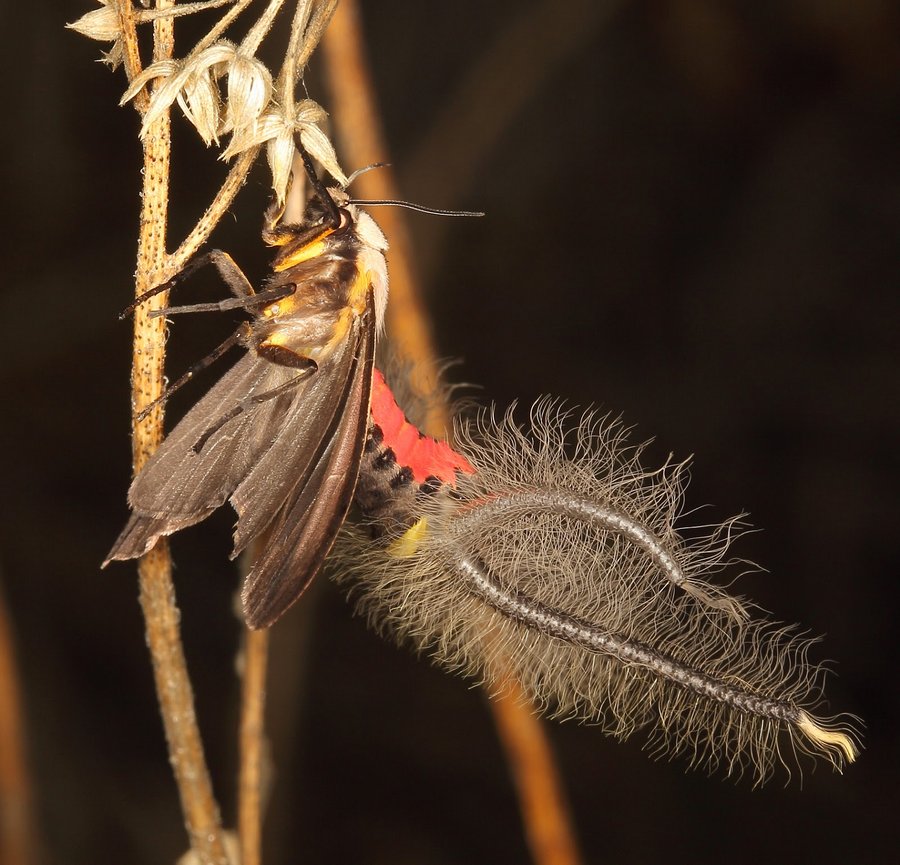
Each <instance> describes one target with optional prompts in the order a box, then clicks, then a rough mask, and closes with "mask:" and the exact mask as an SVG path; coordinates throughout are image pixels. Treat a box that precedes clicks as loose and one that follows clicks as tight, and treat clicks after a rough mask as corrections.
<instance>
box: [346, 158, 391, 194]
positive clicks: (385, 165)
mask: <svg viewBox="0 0 900 865" xmlns="http://www.w3.org/2000/svg"><path fill="white" fill-rule="evenodd" d="M390 167H391V163H390V162H373V163H372V164H371V165H365V166H363V167H362V168H357V169H356V171H354V172H353V174H351V175H350V177H349V178H347V186H346V187H345V188H349V187H350V184H351V183H353V181H354V180H356V178H357V177H359V176H360V175H361V174H365V173H366V172H367V171H371V170H372V169H373V168H390Z"/></svg>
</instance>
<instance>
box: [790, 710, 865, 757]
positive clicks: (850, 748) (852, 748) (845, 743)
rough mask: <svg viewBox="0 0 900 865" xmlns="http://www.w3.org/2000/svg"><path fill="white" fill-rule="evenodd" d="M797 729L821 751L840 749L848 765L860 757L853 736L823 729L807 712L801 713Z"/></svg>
mask: <svg viewBox="0 0 900 865" xmlns="http://www.w3.org/2000/svg"><path fill="white" fill-rule="evenodd" d="M797 729H798V730H799V731H800V732H801V733H803V735H804V736H806V738H807V739H809V740H810V741H811V742H812V743H813V744H814V745H816V746H817V747H818V748H819V749H820V750H823V751H833V750H834V749H838V750H839V751H840V752H841V753H842V754H843V756H844V760H845V761H846V762H847V763H852V762H853V761H854V760H856V758H857V757H858V756H859V745H858V744H857V743H856V742H855V741H854V740H853V737H852V736H850V735H848V734H847V733H843V732H841V731H840V730H829V729H828V728H827V727H822V726H821V725H820V724H817V723H816V721H815V720H814V719H813V718H811V717H810V716H809V715H807V714H806V712H801V713H800V720H799V721H797Z"/></svg>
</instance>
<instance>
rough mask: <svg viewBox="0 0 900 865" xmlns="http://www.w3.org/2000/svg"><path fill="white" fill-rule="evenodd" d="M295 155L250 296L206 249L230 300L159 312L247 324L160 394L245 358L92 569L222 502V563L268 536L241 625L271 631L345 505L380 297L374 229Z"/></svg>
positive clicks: (314, 567)
mask: <svg viewBox="0 0 900 865" xmlns="http://www.w3.org/2000/svg"><path fill="white" fill-rule="evenodd" d="M301 155H302V156H303V159H304V164H305V167H306V170H307V174H308V175H309V179H310V182H311V184H312V189H313V192H314V195H313V197H312V198H311V200H310V203H309V204H308V205H307V210H306V213H305V215H304V217H303V220H302V222H301V223H300V224H299V225H291V224H284V223H283V222H282V215H283V207H279V206H278V204H277V202H273V204H272V205H271V206H270V207H269V209H268V210H267V212H266V216H265V220H264V227H263V232H262V239H263V241H264V242H265V243H266V244H267V245H269V246H272V247H275V248H276V250H277V252H276V254H275V256H274V259H273V261H272V274H271V276H270V277H269V278H268V280H267V282H266V283H265V285H264V286H263V288H262V290H261V291H259V292H258V293H257V292H255V291H254V289H253V287H252V286H251V284H250V282H249V280H248V279H247V277H246V276H245V275H244V274H243V272H242V271H241V270H240V269H239V268H238V266H237V265H236V264H235V263H234V261H233V260H232V259H231V258H230V257H229V256H228V255H227V254H226V253H223V252H221V251H218V250H214V251H212V252H211V253H208V254H207V256H205V257H204V258H205V260H209V261H211V262H212V263H213V264H214V265H215V266H216V268H217V269H218V271H219V273H220V274H221V275H222V277H223V279H224V281H225V282H226V284H227V285H228V286H229V288H230V289H231V292H232V293H233V294H234V298H233V299H229V300H226V301H223V302H221V303H218V304H194V305H191V306H181V307H170V308H168V309H163V310H160V311H158V313H157V314H165V315H172V314H176V313H183V312H197V311H210V310H219V309H231V308H243V309H245V310H247V312H248V313H250V314H251V316H252V318H251V320H250V321H248V322H244V323H243V324H242V325H241V326H240V327H239V328H238V329H237V331H236V332H235V333H234V334H232V336H231V337H229V339H228V340H226V341H225V342H224V343H223V344H222V345H221V346H219V347H218V348H217V349H216V350H215V351H213V352H212V353H211V354H210V355H209V356H208V357H207V358H205V359H204V360H203V361H201V362H200V363H198V364H195V366H194V367H192V368H191V369H190V370H188V372H187V373H185V375H184V376H182V377H181V379H179V380H178V381H176V382H175V384H174V385H172V386H171V387H169V388H168V389H167V391H166V393H165V394H164V395H163V397H162V398H165V397H167V396H168V395H169V394H170V393H171V392H172V391H173V390H175V389H177V388H178V387H179V386H181V384H183V383H184V382H185V381H187V380H189V379H190V378H191V377H192V376H193V374H194V373H195V372H196V371H197V370H198V369H201V368H203V367H204V366H208V365H209V363H211V362H212V361H213V360H215V359H216V358H218V357H219V356H221V355H222V354H224V353H225V351H227V350H228V349H230V348H232V347H234V346H241V347H243V348H244V349H246V354H245V355H244V356H243V357H242V358H241V359H240V360H239V361H238V362H237V363H236V364H235V365H234V366H233V367H232V368H231V369H230V370H229V371H228V372H227V373H225V374H224V375H223V376H222V378H221V379H220V380H219V381H218V383H217V384H215V385H214V386H213V387H212V388H211V389H210V390H209V392H208V393H206V395H205V396H203V397H202V398H201V399H200V400H199V401H198V402H197V403H196V405H194V406H193V408H192V409H191V410H190V411H189V412H188V413H187V415H185V417H184V418H183V419H182V420H181V422H180V423H178V425H177V426H176V427H175V428H174V429H173V430H172V432H171V433H169V435H168V436H167V438H166V439H165V441H164V442H163V443H162V445H161V447H160V448H159V450H158V451H157V452H156V453H155V454H154V455H153V456H152V457H151V458H150V460H148V462H147V463H146V465H145V466H144V468H143V469H142V471H141V472H140V473H139V474H138V476H137V477H136V478H135V479H134V481H133V483H132V484H131V488H130V489H129V491H128V503H129V505H130V507H131V510H132V514H131V518H130V519H129V521H128V523H127V525H126V526H125V528H124V529H123V531H122V533H121V534H120V535H119V537H118V539H117V540H116V542H115V544H113V547H112V549H111V550H110V552H109V555H108V556H107V558H106V561H105V562H104V563H103V564H104V567H105V566H106V565H107V564H108V563H109V562H110V561H113V560H126V559H133V558H137V557H139V556H141V555H143V554H144V553H146V552H147V551H149V550H150V549H151V548H152V547H153V546H154V545H155V544H156V542H157V541H158V539H159V538H161V537H163V536H166V535H171V534H172V533H174V532H177V531H179V530H181V529H183V528H186V527H187V526H191V525H194V524H195V523H198V522H200V521H202V520H204V519H205V518H206V517H208V516H209V515H210V514H211V513H212V512H213V511H214V510H216V509H217V508H219V507H220V506H221V505H223V504H224V503H225V502H226V501H227V502H229V503H230V504H231V505H232V506H233V508H234V509H235V511H236V512H237V516H238V520H237V526H236V528H235V532H234V549H233V552H232V558H234V557H236V556H237V555H238V554H240V553H241V551H243V550H244V549H246V548H247V546H248V545H249V544H250V543H252V542H253V541H254V540H255V539H257V538H262V537H263V536H265V538H266V542H265V544H263V545H262V551H261V552H260V554H259V556H258V558H257V559H256V561H255V563H254V565H253V567H252V569H251V570H250V572H249V574H248V575H247V577H246V580H245V582H244V586H243V591H242V601H243V610H244V616H245V619H246V621H247V624H248V625H249V626H250V627H251V628H264V627H267V626H269V625H271V624H272V623H273V622H274V621H275V620H276V619H278V618H279V617H280V616H281V615H282V614H283V613H284V612H285V610H287V608H288V607H289V606H290V605H291V604H293V603H294V601H296V600H297V598H298V597H299V596H300V595H301V594H302V593H303V591H304V589H306V587H307V586H308V585H309V583H310V582H311V580H312V579H313V577H314V576H315V575H316V573H317V571H318V570H319V568H320V566H321V564H322V561H323V560H324V558H325V556H326V555H327V553H328V551H329V549H330V548H331V546H332V544H333V542H334V540H335V537H336V535H337V533H338V531H339V529H340V527H341V524H342V523H343V521H344V518H345V516H346V514H347V510H348V508H349V507H350V504H351V501H352V498H353V493H354V489H355V486H356V481H357V476H358V474H359V466H360V460H361V458H362V453H363V446H364V443H365V437H366V428H367V424H368V415H369V402H370V396H371V391H372V374H373V363H374V356H375V346H376V341H377V338H378V334H379V332H380V331H381V330H382V328H383V322H384V314H385V307H386V304H387V296H388V277H387V267H386V263H385V257H384V253H385V251H386V250H387V241H386V240H385V237H384V235H383V234H382V232H381V230H380V229H379V227H378V225H377V224H376V222H375V221H374V220H373V219H372V217H371V216H369V215H368V214H367V213H366V212H364V211H361V210H360V209H359V208H358V207H357V205H356V204H355V203H353V202H352V201H351V199H350V197H349V195H348V194H347V193H346V191H345V190H344V189H342V188H340V187H335V186H332V187H326V186H325V185H324V184H323V183H322V182H321V181H320V180H319V179H318V178H317V176H316V173H315V171H314V169H313V166H312V164H311V162H310V160H309V157H308V155H307V154H305V153H302V154H301ZM202 263H204V262H202V261H198V262H197V263H195V264H194V265H193V267H196V266H199V264H202ZM189 267H191V266H189ZM165 287H167V286H162V287H160V288H159V289H156V290H152V291H151V292H150V293H154V292H158V291H160V290H162V289H163V288H165ZM150 293H148V294H150ZM145 297H146V295H145ZM143 299H144V298H139V299H138V302H140V301H141V300H143ZM162 398H161V399H162ZM150 408H152V406H149V407H148V408H147V409H145V410H144V413H146V412H147V411H149V409H150Z"/></svg>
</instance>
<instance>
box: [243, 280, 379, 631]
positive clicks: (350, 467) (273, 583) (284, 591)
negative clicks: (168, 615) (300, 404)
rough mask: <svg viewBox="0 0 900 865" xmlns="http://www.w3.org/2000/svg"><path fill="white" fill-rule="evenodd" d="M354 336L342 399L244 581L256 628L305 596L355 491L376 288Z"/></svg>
mask: <svg viewBox="0 0 900 865" xmlns="http://www.w3.org/2000/svg"><path fill="white" fill-rule="evenodd" d="M350 342H351V344H352V345H353V350H352V359H351V366H350V370H349V375H347V377H346V379H345V384H344V387H343V388H341V389H339V394H340V399H339V401H338V405H337V407H336V409H335V411H334V412H333V414H332V415H331V418H330V421H329V422H328V424H327V426H326V425H325V424H323V426H322V429H323V430H324V435H323V436H322V438H321V440H320V442H319V448H318V450H317V452H316V453H315V455H314V457H313V459H311V460H310V461H309V462H308V465H307V469H306V471H305V472H304V473H303V475H302V476H301V477H298V478H297V483H296V485H295V487H294V491H293V494H292V495H291V496H290V497H289V498H288V499H287V500H286V501H285V503H284V505H283V507H282V508H281V510H280V511H279V513H278V515H277V517H276V519H275V521H274V522H273V524H272V526H271V528H270V533H269V537H268V540H267V543H266V546H265V549H264V550H263V551H262V552H261V553H260V555H259V557H258V558H257V560H256V562H255V563H254V565H253V568H252V569H251V571H250V573H249V574H248V575H247V579H246V580H245V582H244V589H243V593H242V598H243V604H244V617H245V619H246V621H247V624H248V625H249V626H250V627H251V628H264V627H268V626H269V625H271V624H272V623H273V622H274V621H275V620H276V619H278V618H279V617H280V616H281V615H282V614H283V613H284V612H285V610H287V608H288V607H289V606H290V605H291V604H293V603H294V601H296V600H297V598H299V597H300V595H301V594H302V593H303V591H304V590H305V589H306V587H307V586H308V585H309V584H310V582H311V581H312V579H313V577H315V575H316V573H317V572H318V570H319V568H320V567H321V565H322V562H323V560H324V559H325V556H326V555H327V554H328V551H329V550H330V549H331V546H332V544H333V543H334V540H335V538H336V537H337V533H338V531H339V530H340V528H341V525H342V523H343V522H344V518H345V517H346V515H347V510H348V509H349V507H350V502H351V500H352V499H353V492H354V490H355V488H356V481H357V478H358V476H359V464H360V461H361V459H362V452H363V446H364V444H365V433H366V426H367V423H368V416H369V401H370V398H371V393H372V370H373V364H374V356H375V308H374V301H373V297H372V292H371V291H370V292H369V294H368V297H367V302H366V310H365V313H364V314H363V316H362V317H361V319H360V322H359V328H358V331H357V336H356V338H355V339H353V340H351V341H350ZM242 486H244V485H242ZM234 498H236V496H235V497H233V499H232V500H234ZM241 504H242V506H245V505H246V504H247V503H246V502H242V503H241ZM236 506H237V504H236ZM242 519H243V517H242ZM240 530H241V526H240V525H239V527H238V531H239V532H240Z"/></svg>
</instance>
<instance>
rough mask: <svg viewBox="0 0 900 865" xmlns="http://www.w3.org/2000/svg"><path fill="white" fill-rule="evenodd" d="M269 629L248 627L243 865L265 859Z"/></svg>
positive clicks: (240, 787)
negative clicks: (264, 796)
mask: <svg viewBox="0 0 900 865" xmlns="http://www.w3.org/2000/svg"><path fill="white" fill-rule="evenodd" d="M268 654H269V631H268V629H263V630H260V631H251V630H250V629H245V631H244V664H243V674H244V675H243V682H242V687H241V734H240V777H239V781H238V837H239V838H240V849H241V865H260V862H261V861H262V854H261V849H262V794H261V791H262V776H263V757H264V743H265V706H266V665H267V662H268Z"/></svg>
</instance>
